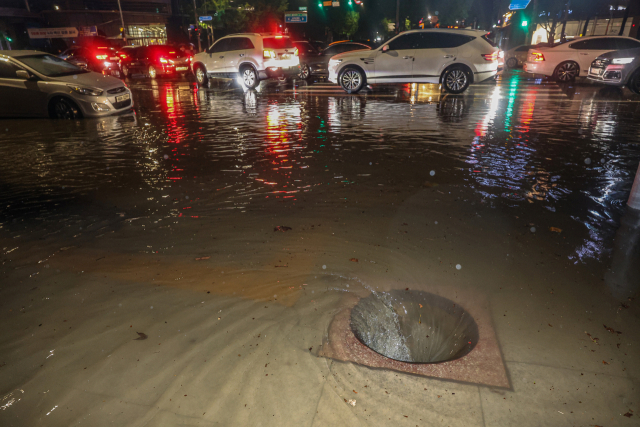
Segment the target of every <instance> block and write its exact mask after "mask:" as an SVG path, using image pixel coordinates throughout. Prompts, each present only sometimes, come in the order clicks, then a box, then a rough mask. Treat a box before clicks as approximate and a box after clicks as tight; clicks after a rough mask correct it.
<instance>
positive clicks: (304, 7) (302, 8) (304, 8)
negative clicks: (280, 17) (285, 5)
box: [298, 6, 307, 10]
mask: <svg viewBox="0 0 640 427" xmlns="http://www.w3.org/2000/svg"><path fill="white" fill-rule="evenodd" d="M298 10H307V7H306V6H300V7H299V8H298Z"/></svg>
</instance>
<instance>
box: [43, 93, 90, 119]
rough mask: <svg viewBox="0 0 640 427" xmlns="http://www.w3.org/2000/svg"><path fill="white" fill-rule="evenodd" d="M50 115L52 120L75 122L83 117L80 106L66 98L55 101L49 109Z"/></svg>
mask: <svg viewBox="0 0 640 427" xmlns="http://www.w3.org/2000/svg"><path fill="white" fill-rule="evenodd" d="M49 115H50V116H51V118H52V119H64V120H75V119H79V118H81V117H82V113H81V112H80V110H79V109H78V106H77V105H76V104H74V103H73V102H72V101H69V100H68V99H65V98H58V99H56V100H54V101H53V102H52V104H51V106H50V107H49Z"/></svg>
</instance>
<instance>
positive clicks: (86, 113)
mask: <svg viewBox="0 0 640 427" xmlns="http://www.w3.org/2000/svg"><path fill="white" fill-rule="evenodd" d="M132 107H133V100H132V99H131V92H130V91H129V88H127V87H126V85H125V84H124V83H123V82H122V81H121V80H119V79H116V78H114V77H110V76H103V75H102V74H99V73H95V72H93V71H88V70H85V69H82V68H80V67H78V66H76V65H74V64H71V63H70V62H67V61H65V60H63V59H61V58H58V57H57V56H53V55H50V54H48V53H44V52H38V51H36V50H8V51H7V50H5V51H1V52H0V117H51V118H60V119H76V118H80V117H101V116H109V115H112V114H117V113H122V112H126V111H129V110H131V108H132Z"/></svg>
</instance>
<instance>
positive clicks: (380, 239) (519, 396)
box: [0, 72, 640, 426]
mask: <svg viewBox="0 0 640 427" xmlns="http://www.w3.org/2000/svg"><path fill="white" fill-rule="evenodd" d="M129 84H130V86H131V88H132V90H133V97H134V102H135V104H136V109H135V110H136V111H135V113H134V114H130V115H125V116H119V117H110V118H105V119H97V120H80V121H74V122H68V121H52V120H0V163H1V165H2V166H1V168H2V174H1V175H0V240H1V241H0V249H2V251H1V252H0V253H1V257H0V260H1V267H0V268H1V270H0V283H1V285H0V322H1V323H0V324H1V325H2V330H1V332H0V425H2V426H39V425H42V426H70V425H88V426H103V425H105V426H106V425H121V426H125V425H126V426H167V425H189V426H236V425H242V426H245V425H247V426H249V425H251V426H284V425H286V426H303V425H309V426H326V425H350V426H352V425H353V426H355V425H376V426H377V425H381V426H398V425H407V426H414V425H419V426H427V425H430V426H431V425H443V426H445V425H446V426H476V425H477V426H498V425H505V426H509V425H514V424H516V423H517V424H518V425H522V426H538V425H558V426H561V425H567V426H574V425H581V426H587V425H603V426H614V425H615V426H624V425H637V422H638V421H637V420H638V417H640V405H639V399H640V395H639V391H638V386H639V385H640V365H639V363H638V361H639V360H640V348H639V344H640V328H639V326H640V321H639V320H638V319H639V318H640V316H639V315H640V311H639V309H638V306H639V301H640V300H639V299H634V298H635V297H637V293H638V288H639V287H640V274H639V272H638V269H639V268H640V252H639V245H640V244H639V241H640V231H639V227H640V225H639V224H640V215H639V214H638V213H634V212H632V211H628V210H627V209H626V207H625V202H626V200H627V198H628V195H629V191H630V188H631V185H632V183H633V179H634V176H635V172H636V169H637V168H638V162H639V160H640V120H638V117H640V97H638V96H634V95H631V94H630V93H629V92H628V91H626V89H625V90H619V89H615V88H603V87H601V86H596V85H591V84H589V83H578V84H574V85H569V86H558V85H556V84H555V83H551V82H546V81H536V80H528V79H526V78H525V77H524V75H523V74H521V73H518V72H516V73H513V74H512V75H508V76H505V77H504V78H503V79H501V80H499V81H498V82H497V83H490V84H482V85H477V86H473V87H472V88H471V89H470V90H469V91H468V92H467V93H465V94H464V95H459V96H451V95H445V94H442V93H440V92H439V91H438V90H437V87H434V86H433V85H417V86H412V85H404V86H395V87H394V86H390V87H380V88H374V90H373V91H369V92H366V93H362V94H360V95H357V96H350V95H345V94H343V93H342V92H341V91H340V90H337V89H336V88H335V87H334V86H331V85H327V84H313V85H308V86H307V85H302V84H301V85H299V86H297V87H293V86H292V85H291V84H289V85H281V86H279V85H275V84H269V85H263V86H262V87H261V88H260V90H259V91H243V90H242V89H241V88H239V87H237V86H236V85H234V84H232V83H230V82H214V83H212V85H211V87H209V88H198V87H197V86H196V85H195V84H194V83H193V82H190V81H187V80H158V81H153V82H149V81H144V80H132V81H130V82H129ZM407 288H408V289H411V290H416V291H420V292H429V293H433V294H437V295H442V296H444V297H446V298H448V299H450V300H454V301H455V300H456V299H458V301H460V304H462V305H463V306H464V308H465V309H468V310H470V312H471V311H473V312H475V313H485V314H481V316H485V315H486V319H484V320H485V321H482V319H476V320H477V321H479V322H481V321H482V322H481V323H482V324H483V325H490V329H491V331H490V335H491V336H492V337H495V340H496V342H497V345H498V346H499V358H498V359H497V360H493V359H492V360H493V361H492V362H491V363H492V364H493V365H496V366H495V367H496V368H497V365H500V366H499V367H500V369H502V370H503V371H504V372H506V375H507V381H508V386H504V387H496V386H495V385H490V384H489V383H487V382H486V381H485V380H484V379H483V378H484V377H483V376H482V375H480V374H479V373H478V372H479V371H478V370H476V374H477V375H476V374H474V371H473V369H470V370H469V374H468V375H467V376H465V377H464V380H455V381H454V380H450V379H446V378H452V377H446V378H445V379H443V378H434V377H431V376H423V375H414V374H410V373H403V372H398V371H397V370H393V369H384V368H375V369H374V368H371V367H367V366H364V365H363V364H361V363H352V362H349V361H344V360H338V359H339V358H332V357H327V356H326V354H327V353H326V352H323V351H322V348H323V346H326V344H327V342H330V341H331V339H332V337H331V336H329V332H328V331H329V326H330V324H331V322H332V320H333V319H334V317H335V316H336V315H337V314H338V313H339V312H340V311H341V310H343V309H344V308H345V307H347V306H349V305H350V304H352V302H351V301H352V300H351V299H352V298H357V297H363V296H366V295H369V294H370V293H371V291H372V290H375V291H376V292H388V291H394V292H397V290H404V289H407ZM476 304H477V305H478V307H480V308H475V311H474V307H473V306H474V305H476ZM483 333H488V332H487V328H486V327H485V329H482V330H481V331H480V339H481V340H482V339H483ZM478 347H481V346H478ZM478 347H476V348H478ZM460 360H461V361H464V360H465V357H462V358H461V359H460ZM465 375H466V374H465ZM456 378H457V377H456Z"/></svg>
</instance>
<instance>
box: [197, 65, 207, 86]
mask: <svg viewBox="0 0 640 427" xmlns="http://www.w3.org/2000/svg"><path fill="white" fill-rule="evenodd" d="M196 81H197V82H198V84H199V85H200V86H206V84H207V83H208V82H209V77H207V70H206V69H205V68H204V67H203V66H202V65H196Z"/></svg>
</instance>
